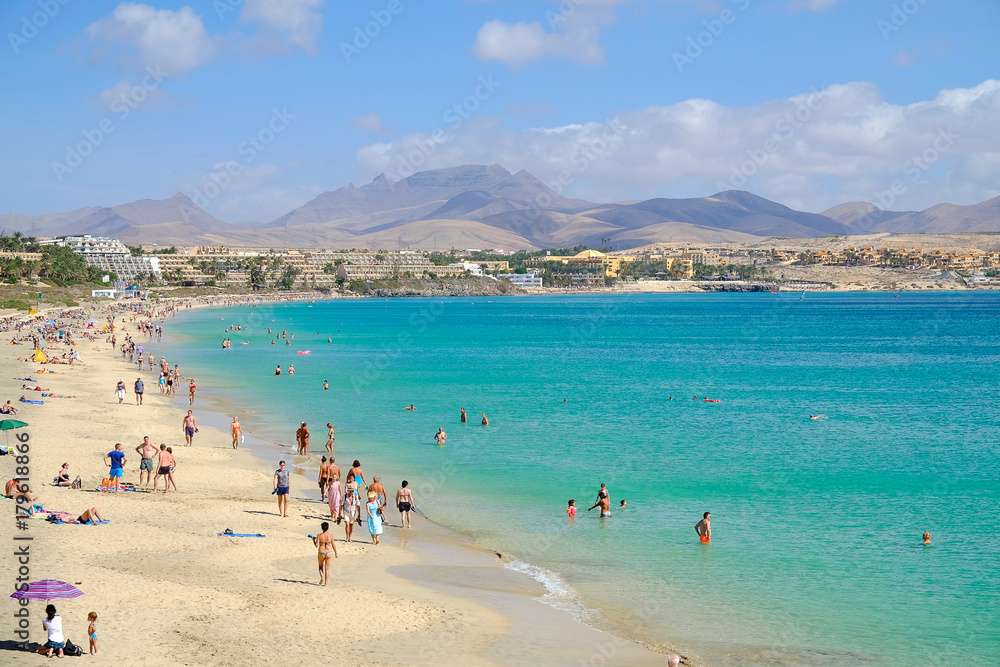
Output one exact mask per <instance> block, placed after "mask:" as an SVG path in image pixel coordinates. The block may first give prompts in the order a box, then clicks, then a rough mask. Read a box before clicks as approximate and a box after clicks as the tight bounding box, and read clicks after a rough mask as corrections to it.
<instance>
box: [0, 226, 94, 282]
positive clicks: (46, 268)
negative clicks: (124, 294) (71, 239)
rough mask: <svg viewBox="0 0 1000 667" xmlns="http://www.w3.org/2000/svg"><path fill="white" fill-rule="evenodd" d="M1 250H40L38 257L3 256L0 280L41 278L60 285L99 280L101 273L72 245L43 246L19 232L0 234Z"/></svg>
mask: <svg viewBox="0 0 1000 667" xmlns="http://www.w3.org/2000/svg"><path fill="white" fill-rule="evenodd" d="M0 251H2V252H10V253H15V252H18V253H39V254H40V255H41V258H40V259H38V260H30V261H29V260H26V259H23V258H21V257H2V258H0V280H2V281H3V282H5V283H16V282H18V281H20V280H32V279H35V278H37V279H38V280H42V281H44V282H47V283H51V284H53V285H58V286H67V285H81V284H88V283H96V282H98V281H100V279H101V272H100V271H99V270H98V269H95V268H93V267H91V266H89V265H88V264H87V263H86V262H85V261H84V260H83V257H81V256H80V255H77V254H76V253H75V252H73V251H72V250H70V249H69V248H64V247H62V246H55V245H41V244H39V243H38V241H37V240H36V239H35V238H33V237H31V236H24V235H23V234H21V233H20V232H15V233H14V234H12V235H10V236H0Z"/></svg>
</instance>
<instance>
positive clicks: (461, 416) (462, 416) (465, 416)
mask: <svg viewBox="0 0 1000 667" xmlns="http://www.w3.org/2000/svg"><path fill="white" fill-rule="evenodd" d="M458 421H460V422H461V423H463V424H466V423H468V421H469V413H467V412H466V411H465V408H459V410H458Z"/></svg>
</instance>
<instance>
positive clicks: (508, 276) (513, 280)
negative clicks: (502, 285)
mask: <svg viewBox="0 0 1000 667" xmlns="http://www.w3.org/2000/svg"><path fill="white" fill-rule="evenodd" d="M497 279H498V280H506V281H507V282H509V283H510V284H511V285H513V286H514V287H520V288H522V289H541V288H542V276H541V274H539V273H535V272H533V271H528V272H527V273H498V274H497Z"/></svg>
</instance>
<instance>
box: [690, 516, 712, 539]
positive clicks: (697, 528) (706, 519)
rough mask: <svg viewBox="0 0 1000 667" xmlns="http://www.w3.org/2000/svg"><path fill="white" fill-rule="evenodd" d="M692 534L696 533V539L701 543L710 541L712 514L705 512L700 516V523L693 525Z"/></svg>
mask: <svg viewBox="0 0 1000 667" xmlns="http://www.w3.org/2000/svg"><path fill="white" fill-rule="evenodd" d="M694 532H696V533H698V539H700V540H701V541H702V542H703V543H708V542H711V541H712V513H711V512H705V513H704V514H702V515H701V521H699V522H698V523H696V524H694Z"/></svg>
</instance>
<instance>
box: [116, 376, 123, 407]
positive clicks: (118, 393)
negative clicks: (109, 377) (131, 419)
mask: <svg viewBox="0 0 1000 667" xmlns="http://www.w3.org/2000/svg"><path fill="white" fill-rule="evenodd" d="M115 396H117V397H118V405H121V404H122V403H124V402H125V380H118V384H117V385H116V386H115Z"/></svg>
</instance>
